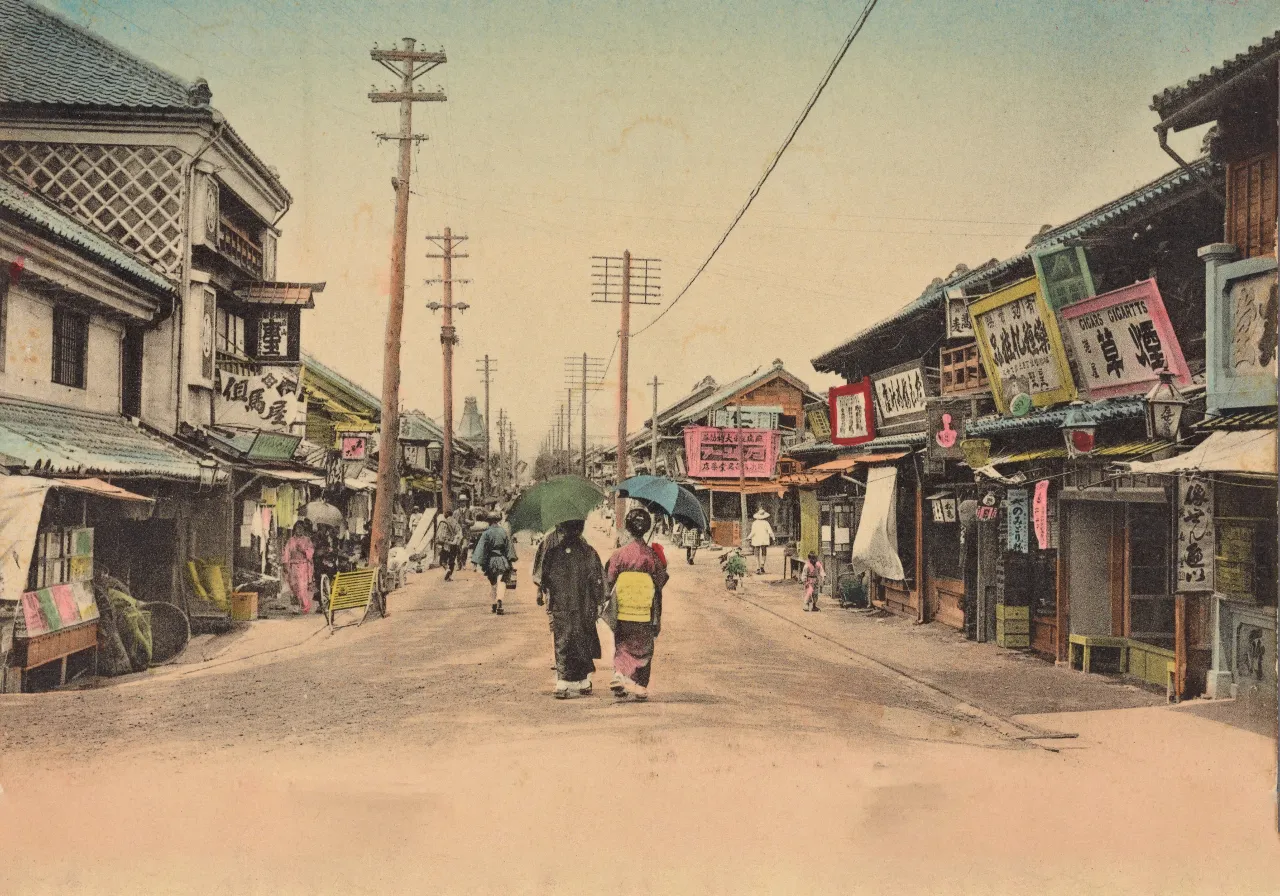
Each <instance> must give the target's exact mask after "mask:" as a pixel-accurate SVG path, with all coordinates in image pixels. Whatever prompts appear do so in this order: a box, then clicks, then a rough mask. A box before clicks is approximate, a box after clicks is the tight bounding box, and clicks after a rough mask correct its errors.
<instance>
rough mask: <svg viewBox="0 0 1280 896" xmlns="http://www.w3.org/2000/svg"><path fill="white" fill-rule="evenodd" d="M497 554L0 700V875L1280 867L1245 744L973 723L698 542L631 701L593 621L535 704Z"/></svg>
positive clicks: (630, 876) (1164, 873) (131, 886)
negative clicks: (285, 632) (492, 576)
mask: <svg viewBox="0 0 1280 896" xmlns="http://www.w3.org/2000/svg"><path fill="white" fill-rule="evenodd" d="M591 531H592V534H593V537H595V538H597V539H601V538H602V534H603V533H602V532H601V530H599V529H593V530H591ZM522 551H523V557H522V560H523V562H522V563H521V564H520V565H519V573H520V577H521V587H520V589H519V590H518V591H516V592H514V593H513V594H512V593H509V594H508V596H507V598H506V606H507V613H506V615H505V616H503V617H500V618H499V617H495V616H493V615H492V614H491V613H490V612H489V600H488V586H487V583H485V582H484V581H483V579H482V578H481V577H480V576H479V575H477V574H475V573H471V572H467V573H463V574H460V575H459V576H458V577H457V580H456V581H454V582H451V583H444V582H442V580H441V579H442V575H441V573H440V572H439V571H438V570H436V571H431V572H428V573H425V574H423V575H420V576H416V577H415V578H414V579H413V581H412V582H411V584H410V585H409V587H408V588H406V589H405V590H404V591H402V592H400V593H397V594H396V595H394V596H393V598H392V602H391V610H392V612H391V616H390V617H389V618H387V619H385V620H377V621H370V622H369V623H367V624H366V625H364V626H363V627H362V628H359V629H355V628H349V629H344V630H342V631H340V632H338V633H337V634H336V635H333V636H330V635H328V634H327V633H319V634H316V635H314V636H313V637H309V638H306V637H304V636H300V637H299V638H298V639H296V640H297V641H301V642H302V643H301V644H300V645H299V646H294V647H287V648H282V649H278V650H274V651H272V652H264V653H262V654H261V655H258V656H250V657H246V658H242V659H235V660H233V661H228V662H222V663H214V664H210V666H211V667H210V668H200V667H187V669H188V670H189V671H183V672H182V673H181V674H168V675H162V676H158V677H156V678H155V679H154V680H144V681H141V682H130V683H127V684H125V685H123V686H120V685H116V686H106V687H102V688H98V689H93V690H84V691H69V692H61V693H52V694H39V695H16V696H13V697H5V698H0V786H2V787H3V794H2V795H0V837H2V838H3V842H4V843H5V847H4V848H3V849H0V892H5V893H15V894H19V893H21V894H34V893H59V894H65V893H79V892H91V893H120V892H130V893H185V892H192V893H196V892H198V893H202V894H222V893H226V894H249V893H264V894H266V893H270V894H283V893H344V894H346V893H398V892H404V893H462V892H493V893H504V894H514V893H548V894H550V893H555V894H563V893H588V892H594V893H676V892H678V893H726V894H728V893H732V894H742V893H778V892H786V893H826V892H831V893H836V892H839V893H845V894H848V893H864V892H865V893H882V892H884V893H887V892H893V893H899V894H901V893H946V892H972V893H994V892H1008V893H1014V892H1040V893H1045V894H1056V893H1079V892H1082V891H1087V890H1089V889H1093V888H1097V889H1099V890H1103V889H1105V890H1106V891H1107V892H1110V893H1144V894H1147V893H1156V892H1159V893H1165V894H1171V893H1182V892H1187V893H1190V892H1201V891H1202V890H1204V889H1206V888H1211V889H1212V890H1214V891H1216V892H1246V891H1252V892H1270V891H1271V890H1272V889H1273V887H1274V881H1275V880H1276V879H1278V878H1277V875H1278V874H1280V849H1277V845H1276V838H1275V836H1274V834H1272V833H1270V831H1269V825H1270V818H1271V813H1272V812H1273V805H1272V794H1271V793H1270V792H1269V791H1268V788H1269V787H1270V786H1271V785H1270V776H1271V774H1272V772H1271V767H1272V766H1271V762H1272V758H1271V757H1272V742H1271V741H1270V740H1269V739H1267V738H1265V737H1260V736H1258V735H1255V734H1250V733H1247V732H1244V731H1241V730H1239V729H1237V728H1232V727H1229V726H1226V725H1222V724H1219V723H1216V722H1213V721H1209V720H1205V719H1202V718H1198V717H1196V716H1194V715H1191V714H1188V713H1181V712H1178V711H1177V710H1174V709H1170V708H1167V707H1164V706H1149V705H1147V706H1141V705H1136V704H1135V706H1134V708H1127V709H1118V710H1109V711H1099V712H1086V713H1073V714H1058V715H1042V716H1037V717H1035V718H1032V719H1028V718H1025V717H1022V718H1012V717H1004V716H1000V715H997V714H992V713H990V712H988V711H986V710H984V709H983V708H982V707H981V706H980V705H974V704H973V703H971V702H968V701H965V700H960V699H957V698H956V697H955V696H953V695H948V693H945V692H944V691H945V688H944V687H943V684H944V683H943V682H936V681H932V682H931V681H925V680H923V679H922V678H921V677H920V676H914V675H909V674H903V673H902V672H901V671H895V670H896V669H897V670H900V669H902V668H903V667H904V666H905V665H909V662H907V661H908V660H909V659H910V657H902V658H901V659H902V660H903V662H902V663H888V664H886V658H883V657H881V658H874V654H872V648H873V647H874V643H868V642H867V641H866V639H865V638H864V639H863V640H862V641H859V642H858V645H859V646H858V647H857V649H856V651H855V650H851V649H850V648H849V646H848V645H849V644H851V643H853V642H852V640H851V636H848V630H849V614H848V613H847V611H843V612H842V611H840V610H838V609H835V608H831V607H830V606H828V608H827V611H826V612H824V613H819V614H816V615H814V614H801V613H799V612H798V608H799V603H800V597H799V593H798V591H794V590H788V589H785V588H776V589H772V590H770V591H769V592H768V593H767V594H766V593H765V592H764V591H763V590H762V588H763V587H767V586H759V585H753V586H751V588H749V589H748V591H747V592H745V594H744V595H743V596H742V597H740V596H737V595H733V594H730V593H729V592H727V591H726V590H725V589H724V587H723V584H722V583H721V580H720V577H719V574H718V567H717V565H716V563H715V557H714V555H711V554H706V553H703V554H701V555H700V556H699V558H698V563H697V565H696V566H693V567H689V566H687V565H686V564H685V563H684V561H683V557H682V556H678V555H677V553H676V552H675V551H672V552H671V559H672V561H673V564H672V570H673V579H672V583H671V585H670V586H669V588H668V591H667V595H666V599H665V608H666V613H665V617H664V626H663V633H662V636H661V637H660V638H659V640H658V646H657V656H656V660H655V665H654V673H653V682H652V686H651V692H652V698H651V700H650V701H649V703H647V704H637V703H634V702H625V703H616V702H615V701H614V699H613V698H612V696H610V694H609V692H608V688H607V685H608V679H609V675H610V669H609V657H610V655H611V648H612V644H611V642H610V640H609V638H608V631H607V629H604V628H603V627H602V629H601V631H602V641H604V652H605V658H604V659H603V660H602V661H600V662H598V663H597V672H596V675H595V686H596V693H595V694H594V695H593V696H589V697H584V698H580V699H573V700H568V701H557V700H553V699H552V697H551V691H552V686H553V679H554V673H553V672H552V671H551V643H550V636H549V633H548V629H547V619H546V615H545V613H544V612H543V611H542V609H541V608H539V607H537V606H535V604H534V600H533V597H534V595H533V587H532V585H531V583H530V582H529V578H528V568H529V562H528V561H529V560H530V559H531V550H530V549H529V548H528V546H527V545H524V546H522ZM752 589H754V590H752ZM757 592H758V596H757V597H752V595H753V594H757ZM787 595H794V596H795V600H794V607H790V605H789V604H787V603H786V602H785V599H786V597H787ZM744 597H745V598H748V599H743V598H744ZM766 603H768V604H769V606H766ZM774 606H776V607H780V608H782V609H778V610H774V609H772V607H774ZM788 608H790V609H788ZM287 624H288V625H295V626H298V627H299V632H303V628H302V627H306V626H310V627H313V628H318V624H317V622H316V621H315V620H296V621H294V622H290V623H287ZM303 635H305V632H304V633H303ZM864 646H865V649H864ZM984 649H986V648H984ZM990 649H994V648H990ZM890 666H892V667H893V668H890ZM1142 702H1146V703H1150V702H1152V701H1150V700H1145V701H1138V703H1142ZM1029 732H1030V733H1031V735H1034V734H1037V733H1046V732H1062V733H1068V734H1074V735H1077V736H1076V737H1072V738H1065V739H1063V738H1054V739H1041V740H1035V739H1034V737H1033V736H1029V734H1028V733H1029ZM1084 794H1089V795H1090V796H1089V797H1088V799H1084V798H1083V795H1084ZM1192 855H1194V856H1197V857H1198V859H1197V861H1196V862H1195V863H1194V864H1190V863H1188V862H1187V861H1186V859H1187V857H1188V856H1192ZM1190 867H1194V868H1195V869H1196V870H1195V871H1193V872H1190V873H1188V872H1187V871H1186V869H1187V868H1190ZM1173 869H1179V870H1177V871H1176V872H1175V871H1174V870H1173Z"/></svg>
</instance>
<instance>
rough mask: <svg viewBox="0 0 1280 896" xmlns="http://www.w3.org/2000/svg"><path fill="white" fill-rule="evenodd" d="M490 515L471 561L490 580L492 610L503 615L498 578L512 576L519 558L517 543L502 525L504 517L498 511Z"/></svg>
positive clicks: (503, 579) (503, 578)
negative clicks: (517, 556)
mask: <svg viewBox="0 0 1280 896" xmlns="http://www.w3.org/2000/svg"><path fill="white" fill-rule="evenodd" d="M488 517H489V527H488V528H487V529H485V530H484V532H483V533H481V535H480V538H479V540H478V541H477V542H476V549H475V551H473V552H472V554H471V562H472V563H474V564H475V565H476V566H477V567H479V569H480V571H481V572H482V573H484V575H485V578H487V579H488V580H489V589H490V598H491V599H492V601H493V604H492V606H491V611H492V612H494V613H496V614H497V615H499V616H501V615H502V600H501V599H500V598H499V597H498V580H499V579H501V580H502V581H503V582H506V581H507V579H509V578H510V577H511V570H512V567H513V566H514V564H515V562H516V559H517V558H516V545H515V542H514V541H512V540H511V536H510V534H508V532H507V530H506V529H504V528H503V527H502V518H501V517H500V516H499V515H498V514H497V513H490V514H489V515H488Z"/></svg>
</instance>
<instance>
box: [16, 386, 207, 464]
mask: <svg viewBox="0 0 1280 896" xmlns="http://www.w3.org/2000/svg"><path fill="white" fill-rule="evenodd" d="M0 453H3V454H7V455H10V456H12V457H17V458H20V459H21V460H22V461H23V463H25V464H26V465H27V466H28V467H30V468H32V470H33V471H36V472H39V473H45V474H49V473H53V474H58V475H75V476H155V477H165V478H172V479H184V480H190V481H196V480H198V479H199V478H200V467H199V464H197V462H196V457H195V455H193V454H190V453H189V452H187V451H184V450H182V449H181V448H179V447H178V446H176V445H174V444H172V443H170V442H167V441H165V440H164V439H162V438H161V437H160V436H157V435H154V434H152V433H150V432H148V431H147V430H144V429H142V428H140V427H138V426H135V425H133V424H132V423H130V422H129V421H128V420H126V419H125V418H123V417H120V416H117V415H114V414H94V413H90V412H87V411H76V410H72V409H70V408H65V407H55V406H54V405H47V404H37V403H35V402H29V401H22V400H19V399H13V398H0Z"/></svg>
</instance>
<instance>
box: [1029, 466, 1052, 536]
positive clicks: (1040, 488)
mask: <svg viewBox="0 0 1280 896" xmlns="http://www.w3.org/2000/svg"><path fill="white" fill-rule="evenodd" d="M1031 521H1032V525H1034V526H1035V529H1036V542H1037V543H1038V544H1039V545H1040V550H1042V551H1047V550H1048V549H1049V480H1048V479H1042V480H1040V481H1039V482H1037V483H1036V494H1035V498H1034V499H1033V500H1032V503H1031Z"/></svg>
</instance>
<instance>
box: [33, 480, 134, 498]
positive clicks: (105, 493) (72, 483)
mask: <svg viewBox="0 0 1280 896" xmlns="http://www.w3.org/2000/svg"><path fill="white" fill-rule="evenodd" d="M29 478H35V477H29ZM48 481H49V482H50V483H51V484H52V485H53V487H54V488H66V489H71V490H72V491H76V492H85V493H87V494H90V495H94V496H96V497H99V498H113V499H115V500H117V501H134V502H141V503H144V504H154V503H155V499H154V498H148V497H146V496H145V495H138V494H134V493H133V492H131V491H128V490H127V489H123V488H120V487H119V486H118V485H112V484H111V483H109V482H103V481H102V480H101V479H50V480H48Z"/></svg>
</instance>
